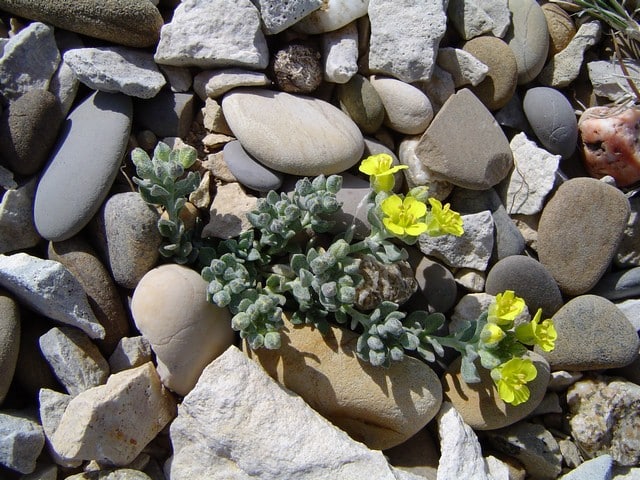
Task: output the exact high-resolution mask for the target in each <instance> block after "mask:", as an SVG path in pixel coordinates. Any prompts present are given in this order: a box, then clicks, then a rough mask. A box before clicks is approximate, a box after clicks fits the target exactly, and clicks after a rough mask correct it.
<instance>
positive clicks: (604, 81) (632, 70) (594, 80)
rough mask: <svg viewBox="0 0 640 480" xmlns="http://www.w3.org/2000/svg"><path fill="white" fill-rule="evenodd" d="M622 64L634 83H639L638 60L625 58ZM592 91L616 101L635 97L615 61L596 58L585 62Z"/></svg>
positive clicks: (639, 67) (639, 65)
mask: <svg viewBox="0 0 640 480" xmlns="http://www.w3.org/2000/svg"><path fill="white" fill-rule="evenodd" d="M624 66H625V67H626V69H627V72H628V73H629V77H630V79H631V81H632V82H634V83H635V84H636V85H638V84H640V62H638V61H633V60H629V59H627V60H625V62H624ZM587 70H588V72H589V80H590V81H591V85H592V86H593V93H595V94H596V95H598V96H601V97H605V98H608V99H609V100H611V101H612V102H616V101H618V100H620V99H622V98H623V97H627V98H635V97H634V94H633V91H632V90H631V87H630V86H629V82H628V81H627V79H626V76H625V73H624V72H623V71H622V68H621V67H620V65H619V64H618V62H616V61H609V60H596V61H593V62H589V63H587Z"/></svg>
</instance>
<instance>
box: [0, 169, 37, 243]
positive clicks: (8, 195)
mask: <svg viewBox="0 0 640 480" xmlns="http://www.w3.org/2000/svg"><path fill="white" fill-rule="evenodd" d="M37 184H38V179H37V177H34V178H32V179H31V180H29V181H28V182H27V183H25V184H24V185H20V186H17V188H15V189H12V190H7V191H6V192H4V195H3V196H2V200H0V253H7V252H13V251H16V250H21V249H25V248H31V247H35V246H36V245H37V244H38V243H40V240H42V238H41V237H40V235H39V234H38V232H37V231H36V227H35V225H34V224H33V198H34V197H35V194H36V185H37Z"/></svg>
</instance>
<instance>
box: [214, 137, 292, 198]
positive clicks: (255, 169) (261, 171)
mask: <svg viewBox="0 0 640 480" xmlns="http://www.w3.org/2000/svg"><path fill="white" fill-rule="evenodd" d="M222 151H223V153H224V161H225V162H226V164H227V166H228V167H229V170H230V171H231V173H232V174H233V176H234V177H235V178H236V179H237V180H238V182H240V183H241V184H242V185H244V186H245V187H247V188H250V189H252V190H257V191H258V192H268V191H269V190H278V189H279V188H280V186H281V185H282V181H283V175H282V174H281V173H279V172H275V171H273V170H270V169H268V168H267V167H265V166H263V165H262V164H261V163H260V162H258V161H256V160H255V159H254V158H252V157H251V155H249V154H248V153H247V152H245V151H244V149H243V148H242V145H240V142H238V141H233V142H229V143H227V144H226V145H225V146H224V149H223V150H222Z"/></svg>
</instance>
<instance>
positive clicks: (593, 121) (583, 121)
mask: <svg viewBox="0 0 640 480" xmlns="http://www.w3.org/2000/svg"><path fill="white" fill-rule="evenodd" d="M639 124H640V112H638V111H636V110H635V109H633V108H627V109H624V110H622V111H619V109H617V110H613V109H611V108H609V107H592V108H588V109H587V110H585V111H584V112H583V113H582V115H581V116H580V120H579V121H578V129H579V132H580V139H581V146H582V154H583V158H584V161H583V164H584V166H585V168H586V169H587V171H588V172H589V175H591V176H592V177H595V178H602V177H604V176H606V175H611V176H612V177H613V178H615V180H616V185H618V186H619V187H627V186H629V185H632V184H633V183H635V182H637V181H638V180H640V152H638V147H637V145H636V143H635V138H636V136H635V135H636V134H635V131H636V127H637V126H638V125H639Z"/></svg>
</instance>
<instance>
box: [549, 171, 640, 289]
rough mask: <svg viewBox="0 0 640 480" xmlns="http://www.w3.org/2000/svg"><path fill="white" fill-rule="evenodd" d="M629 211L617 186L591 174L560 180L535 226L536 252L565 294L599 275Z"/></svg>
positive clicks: (586, 286) (588, 286)
mask: <svg viewBox="0 0 640 480" xmlns="http://www.w3.org/2000/svg"><path fill="white" fill-rule="evenodd" d="M594 198H597V199H598V201H597V202H594V201H593V199H594ZM629 210H630V209H629V202H628V201H627V199H626V197H625V196H624V195H623V194H622V192H620V190H618V189H617V188H615V187H612V186H610V185H606V184H605V183H603V182H599V181H597V180H594V179H592V178H573V179H571V180H569V181H567V182H565V183H563V184H562V185H561V186H560V188H558V190H557V191H556V193H555V194H554V196H553V197H552V198H551V200H549V201H548V202H547V205H546V206H545V208H544V210H543V211H542V216H541V218H540V224H539V227H538V256H539V259H540V263H542V264H543V265H544V266H545V267H547V269H548V270H549V272H550V273H551V275H553V278H555V280H556V282H557V283H558V286H559V287H560V290H561V291H562V292H563V293H564V294H567V295H580V294H582V293H585V292H587V291H589V290H590V289H591V288H593V286H594V285H595V284H596V283H597V282H598V280H599V279H600V278H601V277H602V275H603V274H604V272H605V270H606V269H607V267H608V266H609V264H610V263H611V260H612V259H613V256H614V255H615V252H616V250H617V248H618V245H619V244H620V240H621V239H622V233H623V232H624V228H625V226H626V224H627V219H628V217H629ZM567 219H571V221H570V222H569V221H567Z"/></svg>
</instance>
